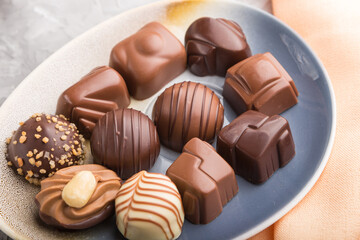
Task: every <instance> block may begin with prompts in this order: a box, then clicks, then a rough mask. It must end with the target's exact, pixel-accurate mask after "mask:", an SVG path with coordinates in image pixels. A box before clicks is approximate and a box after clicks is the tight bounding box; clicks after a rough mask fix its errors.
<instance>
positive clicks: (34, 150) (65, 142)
mask: <svg viewBox="0 0 360 240" xmlns="http://www.w3.org/2000/svg"><path fill="white" fill-rule="evenodd" d="M83 141H84V139H83V137H82V136H81V135H80V134H79V132H78V130H77V128H76V126H75V125H74V124H73V123H70V122H69V121H67V119H66V118H65V117H64V116H62V115H60V116H58V115H50V114H34V115H32V116H31V117H30V118H29V119H28V120H27V121H26V122H24V123H20V127H19V128H18V129H17V130H16V131H15V132H14V134H13V136H12V137H11V138H9V139H7V152H6V159H7V161H8V165H9V166H11V167H12V168H14V169H15V171H17V173H18V174H20V175H22V176H25V179H27V180H28V181H29V182H30V183H34V184H36V185H38V184H39V183H40V180H41V179H43V178H46V177H49V176H52V175H53V174H54V173H55V172H56V171H57V170H59V169H61V168H65V167H68V166H71V165H77V164H82V162H83V160H84V157H85V153H84V148H83V144H82V143H83Z"/></svg>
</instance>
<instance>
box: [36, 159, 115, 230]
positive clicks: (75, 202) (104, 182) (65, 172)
mask: <svg viewBox="0 0 360 240" xmlns="http://www.w3.org/2000/svg"><path fill="white" fill-rule="evenodd" d="M120 181H121V179H120V178H119V177H118V176H117V175H116V173H115V172H113V171H111V170H109V169H107V168H105V167H103V166H100V165H97V164H86V165H81V166H71V167H68V168H65V169H61V170H59V171H58V172H56V173H55V174H54V175H53V176H52V177H50V178H47V179H45V180H43V181H41V191H40V192H39V193H38V194H37V195H36V198H35V202H36V204H37V205H38V207H39V215H40V218H41V219H42V220H43V221H44V222H45V223H46V224H48V225H52V226H55V227H58V228H66V229H84V228H89V227H92V226H94V225H96V224H98V223H100V222H102V221H103V220H104V219H106V218H107V217H109V216H110V215H112V214H113V213H114V199H115V197H116V194H117V193H118V192H119V190H120V186H121V183H120ZM79 203H81V204H79Z"/></svg>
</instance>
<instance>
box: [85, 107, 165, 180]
mask: <svg viewBox="0 0 360 240" xmlns="http://www.w3.org/2000/svg"><path fill="white" fill-rule="evenodd" d="M91 151H92V153H93V155H94V159H95V162H96V163H98V164H102V165H104V166H105V167H108V168H110V169H112V170H113V171H115V172H117V173H118V175H119V176H120V177H121V178H122V179H127V178H129V177H131V176H132V175H133V174H135V173H137V172H139V171H141V170H149V169H150V168H151V167H152V166H153V165H154V163H155V161H156V159H157V157H158V155H159V153H160V142H159V137H158V134H157V132H156V128H155V126H154V124H153V122H152V121H151V120H150V119H149V117H148V116H146V115H145V114H143V113H141V112H139V111H137V110H134V109H118V110H115V111H111V112H108V113H106V114H105V116H104V117H102V118H101V119H100V120H99V121H98V123H97V124H96V126H95V128H94V131H93V134H92V136H91Z"/></svg>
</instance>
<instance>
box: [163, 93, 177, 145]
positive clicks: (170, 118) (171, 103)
mask: <svg viewBox="0 0 360 240" xmlns="http://www.w3.org/2000/svg"><path fill="white" fill-rule="evenodd" d="M174 92H175V88H174V87H173V88H172V89H171V98H170V116H169V122H168V143H170V142H171V122H172V117H173V116H172V112H173V111H172V109H173V99H174ZM163 106H164V105H162V106H161V107H163Z"/></svg>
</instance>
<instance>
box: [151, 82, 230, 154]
mask: <svg viewBox="0 0 360 240" xmlns="http://www.w3.org/2000/svg"><path fill="white" fill-rule="evenodd" d="M153 120H154V123H155V125H156V128H157V130H158V133H159V137H160V141H161V143H162V144H164V145H165V146H167V147H169V148H171V149H173V150H175V151H178V152H180V151H181V149H182V148H183V146H184V145H185V144H186V143H187V142H188V141H189V140H190V139H192V138H194V137H198V138H200V139H202V140H205V141H213V139H214V137H215V135H216V134H217V133H218V132H219V131H220V129H221V127H222V124H223V121H224V108H223V106H222V104H221V103H220V100H219V98H218V97H217V96H216V94H215V93H214V92H213V91H211V90H210V89H209V88H208V87H206V86H204V85H202V84H200V83H195V82H182V83H177V84H174V85H173V86H171V87H169V88H167V89H166V90H165V91H164V92H163V93H162V94H161V95H160V96H159V97H158V99H157V100H156V103H155V105H154V109H153Z"/></svg>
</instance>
